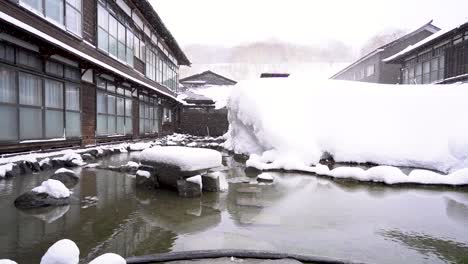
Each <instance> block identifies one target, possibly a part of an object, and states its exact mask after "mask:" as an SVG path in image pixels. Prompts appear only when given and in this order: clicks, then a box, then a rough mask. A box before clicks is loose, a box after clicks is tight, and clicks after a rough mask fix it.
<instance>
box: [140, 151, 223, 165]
mask: <svg viewBox="0 0 468 264" xmlns="http://www.w3.org/2000/svg"><path fill="white" fill-rule="evenodd" d="M221 159H222V155H221V153H219V152H218V151H216V150H211V149H201V148H187V147H172V146H171V147H160V146H157V147H153V148H150V149H145V150H144V151H143V152H142V153H141V160H145V161H151V162H159V163H165V164H170V165H174V166H178V167H180V169H181V170H182V171H195V170H203V169H209V168H214V167H218V166H221Z"/></svg>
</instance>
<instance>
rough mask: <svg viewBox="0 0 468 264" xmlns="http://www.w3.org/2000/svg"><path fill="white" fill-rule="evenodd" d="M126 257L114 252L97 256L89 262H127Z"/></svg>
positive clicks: (106, 263) (91, 263) (116, 263)
mask: <svg viewBox="0 0 468 264" xmlns="http://www.w3.org/2000/svg"><path fill="white" fill-rule="evenodd" d="M126 263H127V262H126V261H125V259H124V258H122V257H121V256H119V255H117V254H114V253H107V254H104V255H102V256H99V257H97V258H95V259H94V260H93V261H91V262H90V263H89V264H126Z"/></svg>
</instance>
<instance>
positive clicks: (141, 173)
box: [136, 170, 151, 179]
mask: <svg viewBox="0 0 468 264" xmlns="http://www.w3.org/2000/svg"><path fill="white" fill-rule="evenodd" d="M136 176H140V177H145V178H148V179H149V178H151V173H150V172H149V171H144V170H138V171H137V172H136Z"/></svg>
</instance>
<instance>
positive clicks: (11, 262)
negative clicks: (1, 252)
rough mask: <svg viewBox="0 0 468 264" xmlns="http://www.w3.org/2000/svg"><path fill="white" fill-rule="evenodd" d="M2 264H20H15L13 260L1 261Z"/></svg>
mask: <svg viewBox="0 0 468 264" xmlns="http://www.w3.org/2000/svg"><path fill="white" fill-rule="evenodd" d="M0 264H18V263H16V262H14V261H13V260H9V259H0Z"/></svg>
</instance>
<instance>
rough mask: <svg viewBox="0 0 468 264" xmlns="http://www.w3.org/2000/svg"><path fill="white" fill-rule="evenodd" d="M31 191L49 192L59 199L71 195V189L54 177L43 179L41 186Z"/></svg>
mask: <svg viewBox="0 0 468 264" xmlns="http://www.w3.org/2000/svg"><path fill="white" fill-rule="evenodd" d="M31 191H33V192H37V193H47V194H48V195H49V196H52V197H54V198H57V199H60V198H67V197H70V195H71V192H70V190H68V189H67V187H65V185H63V183H62V182H60V181H57V180H53V179H49V180H47V181H43V182H42V184H41V186H38V187H36V188H34V189H32V190H31Z"/></svg>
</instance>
